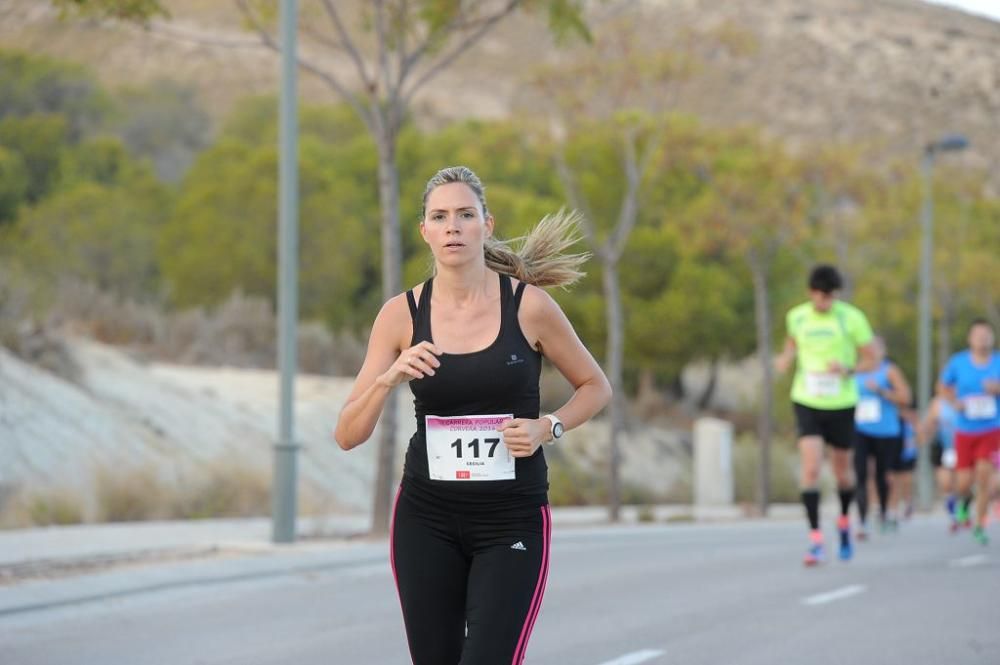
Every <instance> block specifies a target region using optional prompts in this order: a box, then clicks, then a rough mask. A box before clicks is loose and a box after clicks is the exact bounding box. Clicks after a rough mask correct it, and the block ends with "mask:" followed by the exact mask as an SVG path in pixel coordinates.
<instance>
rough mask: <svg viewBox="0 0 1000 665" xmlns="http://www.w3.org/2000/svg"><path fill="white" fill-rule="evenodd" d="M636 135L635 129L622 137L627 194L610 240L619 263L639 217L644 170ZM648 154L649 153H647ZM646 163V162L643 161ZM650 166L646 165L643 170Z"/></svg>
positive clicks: (608, 242)
mask: <svg viewBox="0 0 1000 665" xmlns="http://www.w3.org/2000/svg"><path fill="white" fill-rule="evenodd" d="M635 133H636V130H635V129H634V128H629V129H627V130H626V132H625V136H623V137H622V143H623V144H624V145H623V148H624V154H623V155H622V162H623V164H622V166H623V167H624V169H625V181H626V184H625V193H624V194H623V195H622V205H621V208H620V210H619V213H618V223H617V224H615V230H614V232H613V233H612V234H611V237H610V238H608V241H607V247H608V254H609V255H610V257H611V258H612V260H614V261H617V260H618V259H620V258H621V256H622V253H623V252H624V251H625V244H626V243H627V242H628V237H629V234H630V233H632V229H633V228H635V224H636V220H637V219H638V217H639V187H640V185H641V184H642V169H640V167H639V160H638V159H637V158H636V154H635ZM647 154H648V153H647ZM643 161H644V162H645V161H646V160H643ZM645 166H648V164H644V165H643V168H645Z"/></svg>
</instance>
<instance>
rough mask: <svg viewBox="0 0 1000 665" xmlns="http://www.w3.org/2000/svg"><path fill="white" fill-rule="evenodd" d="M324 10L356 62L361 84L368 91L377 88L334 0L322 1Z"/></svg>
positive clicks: (348, 52)
mask: <svg viewBox="0 0 1000 665" xmlns="http://www.w3.org/2000/svg"><path fill="white" fill-rule="evenodd" d="M321 4H322V5H323V8H324V9H326V13H327V15H328V16H329V17H330V20H331V21H332V22H333V25H334V27H335V28H336V30H337V34H338V35H340V41H341V43H342V45H343V46H342V48H343V49H344V50H345V51H347V54H348V55H349V56H350V57H351V60H352V61H353V62H354V66H355V68H356V69H357V70H358V76H360V77H361V82H362V83H363V84H364V86H365V89H366V90H371V89H372V88H374V86H375V82H374V81H373V80H372V79H371V78H369V76H368V70H367V69H366V68H365V62H364V58H362V57H361V51H360V50H358V47H357V45H356V44H355V43H354V42H353V41H352V40H351V35H350V33H349V32H348V31H347V26H345V25H344V21H343V19H341V18H340V14H339V13H338V12H337V7H336V6H335V5H334V4H333V2H332V0H321Z"/></svg>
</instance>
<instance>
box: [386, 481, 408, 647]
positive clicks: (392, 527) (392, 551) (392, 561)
mask: <svg viewBox="0 0 1000 665" xmlns="http://www.w3.org/2000/svg"><path fill="white" fill-rule="evenodd" d="M402 493H403V487H402V485H400V487H399V489H397V490H396V498H395V499H394V500H393V502H392V521H391V522H390V523H389V567H390V568H391V569H392V581H393V582H395V583H396V597H398V598H399V609H400V610H401V611H402V614H403V626H404V628H405V626H406V611H405V610H403V594H402V592H401V591H400V590H399V576H398V575H396V548H395V547H393V542H394V541H395V540H396V539H395V537H394V536H395V535H396V511H397V510H398V509H399V495H400V494H402ZM406 647H407V651H409V647H410V640H409V639H407V640H406ZM410 663H411V664H412V663H413V653H412V652H410Z"/></svg>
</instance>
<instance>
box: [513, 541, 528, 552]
mask: <svg viewBox="0 0 1000 665" xmlns="http://www.w3.org/2000/svg"><path fill="white" fill-rule="evenodd" d="M510 548H511V549H512V550H522V551H524V552H527V551H528V548H527V547H525V546H524V543H522V542H521V541H520V540H519V541H517V542H516V543H514V544H513V545H511V546H510Z"/></svg>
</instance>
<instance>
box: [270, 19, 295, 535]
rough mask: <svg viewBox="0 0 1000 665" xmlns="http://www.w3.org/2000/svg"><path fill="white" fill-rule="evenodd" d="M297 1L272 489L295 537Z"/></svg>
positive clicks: (288, 86) (284, 170)
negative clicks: (278, 387)
mask: <svg viewBox="0 0 1000 665" xmlns="http://www.w3.org/2000/svg"><path fill="white" fill-rule="evenodd" d="M297 30H298V0H282V2H281V103H280V107H281V108H280V114H279V125H280V128H279V129H280V131H279V136H280V139H279V141H280V144H281V145H280V160H279V167H278V172H279V173H278V180H279V185H278V190H279V193H278V368H279V371H280V375H281V381H280V384H281V387H280V400H281V405H280V407H279V411H278V441H277V443H276V444H275V446H274V482H273V484H272V487H271V539H272V540H273V541H274V542H276V543H291V542H294V541H295V531H296V529H295V515H296V504H297V503H298V501H297V496H296V495H297V493H296V485H297V482H296V477H297V462H298V460H297V456H298V450H299V446H298V445H297V444H296V443H295V427H294V425H295V370H296V368H297V365H298V361H297V353H296V351H297V349H296V329H297V325H296V324H297V322H298V253H299V237H298V224H299V171H298V131H299V130H298V98H297V85H296V84H297V82H298V46H297V41H296V37H297V34H296V33H297Z"/></svg>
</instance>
